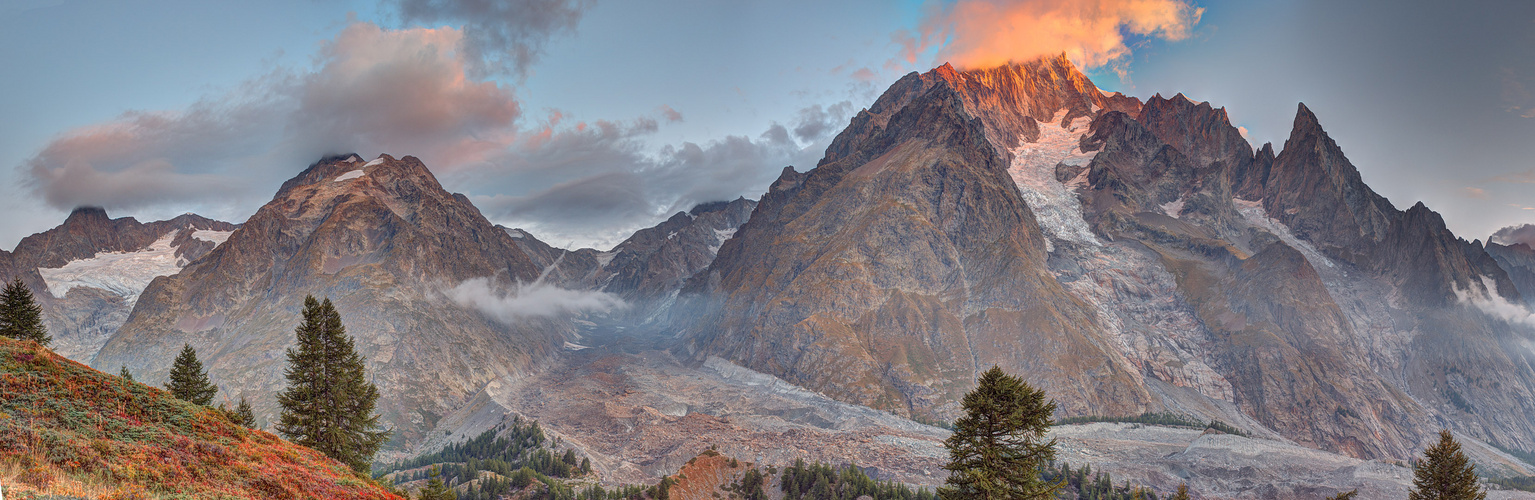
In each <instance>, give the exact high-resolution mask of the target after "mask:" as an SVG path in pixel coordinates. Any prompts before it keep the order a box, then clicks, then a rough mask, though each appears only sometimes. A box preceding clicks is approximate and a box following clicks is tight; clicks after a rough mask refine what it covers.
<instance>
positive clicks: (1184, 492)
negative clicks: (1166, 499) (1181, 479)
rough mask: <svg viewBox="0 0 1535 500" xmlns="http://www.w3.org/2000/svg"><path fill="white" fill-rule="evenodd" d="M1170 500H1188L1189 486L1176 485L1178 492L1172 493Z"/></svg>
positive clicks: (1185, 484)
mask: <svg viewBox="0 0 1535 500" xmlns="http://www.w3.org/2000/svg"><path fill="white" fill-rule="evenodd" d="M1172 500H1189V484H1188V483H1181V484H1179V485H1178V492H1177V493H1173V496H1172Z"/></svg>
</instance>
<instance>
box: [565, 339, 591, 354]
mask: <svg viewBox="0 0 1535 500" xmlns="http://www.w3.org/2000/svg"><path fill="white" fill-rule="evenodd" d="M582 349H591V347H588V346H584V345H581V344H573V343H571V342H570V341H568V340H567V341H565V350H567V351H579V350H582Z"/></svg>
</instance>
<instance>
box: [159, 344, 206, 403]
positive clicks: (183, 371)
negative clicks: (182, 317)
mask: <svg viewBox="0 0 1535 500" xmlns="http://www.w3.org/2000/svg"><path fill="white" fill-rule="evenodd" d="M165 389H166V390H168V391H171V395H172V396H176V399H180V400H182V401H191V402H192V404H199V405H203V406H207V405H209V404H211V403H213V395H214V394H217V393H218V392H219V388H218V386H215V385H213V383H212V382H209V381H208V373H207V372H205V371H203V362H202V361H198V360H197V350H196V349H193V348H192V345H191V344H186V345H184V346H182V348H181V355H179V356H176V362H175V364H173V365H171V380H170V382H168V383H166V384H165Z"/></svg>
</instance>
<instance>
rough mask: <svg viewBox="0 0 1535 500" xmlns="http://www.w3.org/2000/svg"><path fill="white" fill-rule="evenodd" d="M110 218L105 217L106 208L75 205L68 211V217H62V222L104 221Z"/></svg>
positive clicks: (85, 222) (86, 222)
mask: <svg viewBox="0 0 1535 500" xmlns="http://www.w3.org/2000/svg"><path fill="white" fill-rule="evenodd" d="M110 220H111V219H110V218H108V217H107V209H105V208H102V207H76V208H75V209H74V210H72V211H70V212H69V218H66V219H64V224H66V225H69V224H91V223H104V222H108V221H110Z"/></svg>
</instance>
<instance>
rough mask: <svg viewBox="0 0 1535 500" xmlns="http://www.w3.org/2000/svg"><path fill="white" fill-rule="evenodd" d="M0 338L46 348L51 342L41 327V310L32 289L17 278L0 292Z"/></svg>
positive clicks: (50, 337) (45, 329)
mask: <svg viewBox="0 0 1535 500" xmlns="http://www.w3.org/2000/svg"><path fill="white" fill-rule="evenodd" d="M0 337H10V338H13V339H16V340H30V341H33V342H37V343H39V344H42V345H43V347H47V346H48V343H49V342H53V337H52V336H50V335H48V328H47V327H45V326H43V308H42V306H39V305H37V300H36V298H35V297H33V296H32V289H30V288H27V285H26V283H22V282H21V278H20V277H17V278H16V279H15V280H12V281H11V282H10V283H8V284H6V285H5V290H4V291H0Z"/></svg>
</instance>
